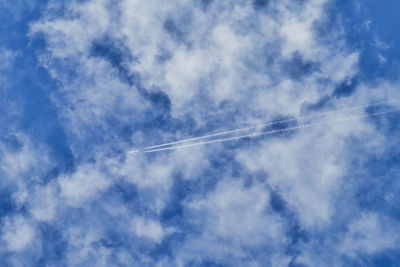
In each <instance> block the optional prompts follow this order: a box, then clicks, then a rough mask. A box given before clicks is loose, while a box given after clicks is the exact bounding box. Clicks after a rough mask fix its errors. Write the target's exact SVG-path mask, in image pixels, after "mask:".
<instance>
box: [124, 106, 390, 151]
mask: <svg viewBox="0 0 400 267" xmlns="http://www.w3.org/2000/svg"><path fill="white" fill-rule="evenodd" d="M395 101H398V99H394V100H387V101H382V102H378V103H375V104H365V105H358V106H353V107H349V108H344V109H339V110H333V111H327V112H322V113H318V114H313V115H307V116H297V117H294V118H290V119H284V120H278V121H270V122H266V123H262V124H257V125H252V126H247V127H243V128H239V129H234V130H228V131H223V132H218V133H214V134H208V135H203V136H199V137H193V138H187V139H183V140H179V141H174V142H169V143H164V144H159V145H154V146H148V147H145V148H142V149H136V150H131V151H130V153H133V152H143V153H150V152H156V151H164V150H171V149H175V148H180V147H190V146H195V145H203V144H210V143H217V142H224V141H230V140H237V139H241V138H245V137H253V136H258V135H265V134H269V133H277V132H282V131H290V130H294V129H300V128H303V127H310V125H313V126H317V125H319V124H306V125H303V126H295V127H290V128H286V129H281V130H272V131H267V132H257V133H253V134H246V135H241V136H234V137H226V138H219V139H214V140H208V141H205V140H206V139H208V138H211V137H217V136H222V135H227V134H233V133H239V132H244V131H249V130H252V129H257V128H260V127H266V126H272V125H277V124H282V123H286V122H292V121H297V120H299V119H309V118H316V117H320V116H325V115H329V114H336V113H341V112H345V111H351V110H357V109H363V108H368V107H376V106H379V105H382V104H386V103H390V102H395ZM380 114H381V113H380ZM369 116H373V114H370V115H369ZM357 118H358V117H357ZM346 120H347V119H346ZM323 124H327V122H324V123H323ZM202 140H204V141H202ZM194 141H200V142H195V143H192V142H194ZM185 143H187V144H185Z"/></svg>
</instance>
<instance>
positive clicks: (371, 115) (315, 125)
mask: <svg viewBox="0 0 400 267" xmlns="http://www.w3.org/2000/svg"><path fill="white" fill-rule="evenodd" d="M398 111H400V109H391V110H388V111H382V112H375V113H371V114H368V115H365V116H352V117H346V118H342V119H337V120H331V121H325V122H321V123H310V124H304V125H300V126H294V127H289V128H286V129H281V130H271V131H265V132H257V133H253V134H246V135H240V136H233V137H227V138H220V139H215V140H210V141H204V142H197V143H191V144H184V145H178V146H171V147H164V148H158V149H150V150H141V151H138V152H142V153H152V152H158V151H166V150H173V149H178V148H185V147H192V146H200V145H206V144H212V143H221V142H227V141H233V140H239V139H243V138H248V137H256V136H262V135H270V134H275V133H282V132H287V131H292V130H296V129H303V128H310V127H318V126H324V125H328V124H334V123H339V122H345V121H350V120H356V119H360V118H368V117H373V116H378V115H383V114H387V113H392V112H398ZM145 149H146V148H145Z"/></svg>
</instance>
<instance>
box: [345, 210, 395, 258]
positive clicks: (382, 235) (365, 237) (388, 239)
mask: <svg viewBox="0 0 400 267" xmlns="http://www.w3.org/2000/svg"><path fill="white" fill-rule="evenodd" d="M398 231H399V224H398V223H397V222H394V221H393V220H392V219H390V218H386V217H382V216H381V215H379V214H377V213H363V214H361V216H360V218H359V219H358V220H356V221H354V222H352V223H351V224H350V225H349V227H348V231H347V232H346V234H345V236H344V239H343V242H342V244H341V246H340V248H339V250H340V251H341V252H342V253H343V254H346V255H349V256H351V257H356V256H358V255H359V254H368V255H372V254H376V253H379V252H381V251H384V250H387V249H394V248H396V247H397V244H398V242H399V239H400V235H399V234H398Z"/></svg>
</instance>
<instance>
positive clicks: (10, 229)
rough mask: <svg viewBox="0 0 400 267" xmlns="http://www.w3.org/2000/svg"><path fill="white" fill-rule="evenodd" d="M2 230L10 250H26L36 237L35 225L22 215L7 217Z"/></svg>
mask: <svg viewBox="0 0 400 267" xmlns="http://www.w3.org/2000/svg"><path fill="white" fill-rule="evenodd" d="M2 232H3V240H4V241H5V242H6V244H7V248H8V250H10V251H17V252H18V251H21V250H24V249H25V248H27V247H28V246H29V245H30V244H31V243H32V242H33V240H34V237H35V228H34V226H33V225H32V224H31V223H30V222H29V221H28V220H27V219H25V218H24V217H22V216H16V217H11V218H10V217H8V218H6V220H5V224H4V226H3V231H2Z"/></svg>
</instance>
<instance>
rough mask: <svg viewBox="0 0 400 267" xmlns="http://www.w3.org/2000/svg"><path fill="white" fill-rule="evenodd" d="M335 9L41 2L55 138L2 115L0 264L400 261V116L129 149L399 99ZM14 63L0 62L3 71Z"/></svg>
mask: <svg viewBox="0 0 400 267" xmlns="http://www.w3.org/2000/svg"><path fill="white" fill-rule="evenodd" d="M26 3H27V5H28V6H29V7H27V6H26V7H25V8H26V9H29V10H31V9H35V6H36V5H35V4H34V3H33V2H31V1H27V2H26ZM0 5H2V2H0ZM3 5H4V4H3ZM7 6H8V5H7ZM38 6H42V5H38ZM334 8H335V3H334V2H333V1H328V0H305V1H289V0H283V1H275V0H269V1H260V0H255V1H233V2H229V1H209V0H207V1H205V0H202V1H183V0H176V1H175V0H174V1H168V3H166V2H165V1H135V0H121V1H112V0H90V1H70V2H64V1H48V2H47V3H46V5H45V8H44V9H43V10H41V12H40V15H39V16H38V17H37V18H36V19H35V20H34V21H30V22H29V30H28V31H29V32H28V33H27V36H28V38H29V40H30V42H32V46H34V44H36V43H35V42H38V43H40V44H41V45H38V48H37V53H36V55H35V56H37V60H38V62H37V64H38V68H39V67H40V68H43V70H44V71H46V73H48V75H49V76H48V77H47V76H46V79H45V80H46V81H47V82H48V85H47V84H45V85H41V86H40V87H44V88H45V90H43V91H40V90H38V89H37V88H36V87H33V88H34V89H35V88H36V89H37V91H34V92H36V93H37V94H38V95H39V94H40V93H43V94H45V96H46V97H44V99H46V101H48V102H46V101H43V102H44V103H50V104H48V105H49V106H50V107H51V108H49V109H48V110H52V111H54V114H52V118H53V120H51V127H50V126H47V127H48V128H46V129H53V130H54V131H55V133H56V134H54V136H55V137H54V138H53V139H52V141H48V140H47V139H48V138H43V136H42V137H41V136H40V131H34V130H32V129H33V128H30V127H23V126H21V125H24V118H26V117H27V116H26V115H24V114H25V113H24V110H23V109H22V110H21V109H18V108H17V107H21V106H23V105H24V104H21V103H25V102H26V103H30V102H29V101H28V100H29V99H28V100H25V99H23V100H20V99H18V98H10V99H11V100H12V101H8V103H7V106H9V107H10V108H8V113H7V116H6V118H4V119H3V118H2V117H1V115H0V122H2V121H3V120H4V121H8V122H9V125H10V129H11V128H12V131H7V132H8V133H7V135H6V134H4V136H5V137H4V138H3V137H2V138H1V139H0V144H1V145H2V146H0V175H1V176H2V177H3V178H4V179H3V180H2V181H1V195H0V197H2V196H3V195H4V197H2V200H1V201H2V202H1V205H0V211H1V214H0V223H1V224H0V230H1V232H0V233H1V241H0V258H1V259H2V260H1V262H2V263H4V264H6V265H11V266H21V265H26V266H27V265H28V266H29V264H31V263H37V264H39V265H46V266H64V265H65V266H139V265H140V266H220V265H221V266H265V265H268V266H269V265H271V266H303V265H305V266H329V265H331V264H333V265H337V266H341V265H342V266H346V265H354V264H361V265H362V264H364V265H368V264H370V265H372V264H376V263H377V262H378V263H379V260H380V259H381V258H380V257H383V256H382V253H383V254H385V253H387V251H395V252H396V253H398V248H397V243H398V241H399V238H400V236H399V234H398V228H399V218H398V216H397V217H396V215H395V214H398V211H399V210H400V209H399V206H398V204H397V202H398V198H397V197H396V191H395V189H396V188H399V185H400V184H399V182H398V181H397V179H396V178H397V177H398V173H399V170H400V169H399V167H398V163H397V159H398V155H399V151H398V147H399V146H398V144H399V141H398V140H397V138H396V136H397V134H398V131H399V128H398V126H397V124H398V122H399V120H400V117H399V114H398V113H392V114H387V115H384V116H375V117H368V114H373V113H374V112H377V111H379V110H380V109H384V108H387V109H390V108H394V107H398V103H396V102H392V103H386V104H384V105H383V104H382V105H371V106H368V107H366V108H365V109H360V110H357V111H354V110H353V111H348V112H346V113H335V114H331V115H330V118H332V119H341V118H344V117H346V116H350V115H360V116H359V119H357V120H353V121H347V122H340V123H334V124H330V125H326V127H311V128H308V129H305V130H293V131H288V132H282V133H276V134H273V135H268V136H259V137H256V138H251V139H250V138H249V139H243V140H237V141H232V142H226V143H218V144H217V143H216V144H209V145H204V146H197V147H188V148H185V149H179V150H170V151H162V152H159V153H149V154H142V153H135V154H130V153H128V151H129V150H130V149H131V148H132V147H145V146H150V145H157V144H160V143H164V142H169V141H174V140H180V139H183V138H188V137H192V136H200V135H204V134H209V133H213V132H218V131H223V130H229V129H235V128H239V127H243V126H244V125H249V124H250V125H252V124H258V123H263V122H265V121H274V120H281V119H288V118H294V120H293V126H295V125H297V123H299V121H298V120H297V119H295V118H298V116H302V115H309V114H315V113H318V112H324V111H328V110H337V109H342V108H346V107H352V106H356V105H364V104H368V103H371V104H374V103H377V102H379V101H382V100H387V99H393V98H396V97H399V95H398V92H397V91H398V90H396V82H393V81H390V80H385V79H381V80H376V81H373V82H371V81H369V80H365V79H363V78H362V75H363V70H362V69H361V68H360V65H361V64H362V63H361V62H362V60H363V53H362V51H360V50H359V49H358V48H357V47H356V46H352V45H351V44H349V43H348V42H347V41H346V31H347V29H346V27H345V25H344V24H342V23H341V19H340V16H341V14H338V15H337V18H336V19H331V17H332V12H333V11H332V10H334ZM10 12H11V11H10ZM13 12H14V13H15V12H17V11H13ZM18 12H19V11H18ZM18 12H17V13H15V14H18V16H21V13H18ZM15 16H16V15H15ZM16 20H18V19H16ZM15 58H18V53H17V52H15V51H12V50H7V49H2V50H0V59H2V60H1V61H2V62H1V63H0V70H3V69H4V70H9V69H12V68H13V64H14V63H13V62H14V61H13V60H14V59H15ZM5 73H6V74H5V75H2V74H0V80H1V81H3V80H4V81H6V82H5V83H4V84H6V85H7V83H12V81H10V75H8V74H7V71H5ZM50 81H51V82H50ZM11 89H12V87H11V86H10V87H7V86H5V87H4V88H2V89H0V90H2V91H1V92H2V93H3V92H4V94H5V95H9V94H11V92H12V90H11ZM36 89H35V90H36ZM37 99H39V96H38V98H37ZM0 103H1V104H2V103H3V100H2V99H0ZM34 103H35V104H36V102H34ZM39 104H40V103H39ZM26 105H28V104H26ZM46 105H47V104H46ZM12 107H16V108H14V109H13V108H12ZM1 109H2V108H1ZM39 118H42V117H40V116H39ZM43 118H44V119H43V120H46V117H43ZM25 120H26V119H25ZM311 122H312V120H311ZM49 124H50V123H49ZM34 125H35V126H37V127H38V128H40V124H39V122H37V123H36V124H35V123H34ZM289 126H292V125H291V124H287V125H282V126H281V127H289ZM272 128H273V126H272ZM58 131H61V132H62V134H61V133H60V134H59V135H58V133H59V132H58ZM5 132H6V131H4V133H5ZM0 133H1V134H2V136H3V131H2V130H0ZM49 136H50V137H51V136H52V135H49ZM40 137H41V138H40ZM45 137H47V136H45ZM55 144H56V145H58V146H59V147H58V150H57V149H54V146H55ZM60 147H61V148H60ZM60 162H63V164H61V163H60ZM396 212H397V213H396Z"/></svg>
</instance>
